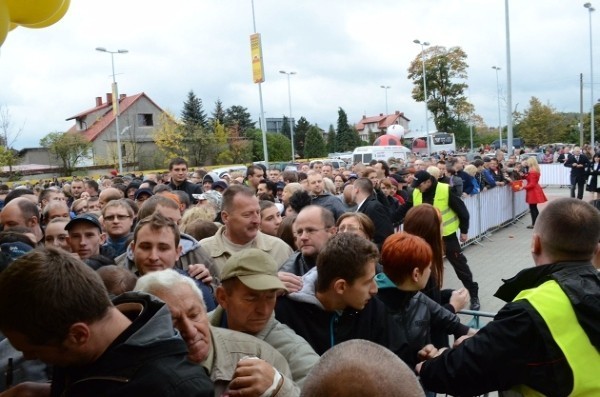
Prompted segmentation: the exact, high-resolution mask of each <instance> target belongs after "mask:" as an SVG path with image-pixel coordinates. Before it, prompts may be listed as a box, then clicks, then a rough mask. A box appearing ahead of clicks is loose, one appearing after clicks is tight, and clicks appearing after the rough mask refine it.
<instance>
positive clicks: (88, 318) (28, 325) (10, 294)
mask: <svg viewBox="0 0 600 397" xmlns="http://www.w3.org/2000/svg"><path fill="white" fill-rule="evenodd" d="M111 307H112V303H111V302H110V299H109V297H108V293H107V292H106V289H105V288H104V285H103V284H102V280H101V279H100V277H99V276H98V274H96V272H94V270H92V269H91V268H90V267H88V266H87V265H85V264H84V263H83V262H82V261H81V260H79V259H76V258H75V257H74V256H72V255H71V254H69V253H66V252H65V251H63V250H61V249H56V248H45V249H43V248H38V249H35V250H33V251H31V252H29V253H27V254H25V255H23V256H21V257H20V258H18V259H16V260H15V261H14V262H13V263H12V265H10V266H9V267H8V268H7V269H6V270H5V271H4V272H2V274H1V275H0V328H1V329H3V330H12V331H16V332H19V333H22V334H24V335H25V336H26V337H27V338H28V339H29V340H30V341H31V342H32V343H34V344H37V345H57V344H60V343H61V342H62V341H64V339H65V338H66V337H67V335H68V333H69V328H70V327H71V325H73V324H74V323H77V322H85V323H88V324H91V323H93V322H95V321H98V320H100V319H102V318H103V317H104V316H105V315H106V313H107V311H108V309H109V308H111ZM24 313H27V315H24Z"/></svg>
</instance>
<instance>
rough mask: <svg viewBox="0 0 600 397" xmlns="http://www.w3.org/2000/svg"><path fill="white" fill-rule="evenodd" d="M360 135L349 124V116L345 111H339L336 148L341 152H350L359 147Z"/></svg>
mask: <svg viewBox="0 0 600 397" xmlns="http://www.w3.org/2000/svg"><path fill="white" fill-rule="evenodd" d="M357 138H358V135H357V134H356V133H355V132H354V131H353V129H352V127H351V126H350V124H348V116H347V115H346V112H345V111H344V109H342V108H339V110H338V121H337V136H336V146H337V150H339V151H340V152H349V151H352V150H354V148H355V147H356V146H358V141H359V139H357Z"/></svg>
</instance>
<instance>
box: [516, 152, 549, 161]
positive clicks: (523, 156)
mask: <svg viewBox="0 0 600 397" xmlns="http://www.w3.org/2000/svg"><path fill="white" fill-rule="evenodd" d="M528 157H535V159H536V160H537V162H538V164H542V163H543V160H544V153H539V152H530V153H523V154H521V156H519V161H523V160H526V159H527V158H528Z"/></svg>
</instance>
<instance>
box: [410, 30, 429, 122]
mask: <svg viewBox="0 0 600 397" xmlns="http://www.w3.org/2000/svg"><path fill="white" fill-rule="evenodd" d="M413 43H415V44H419V45H420V46H421V62H422V63H423V98H424V99H425V131H426V133H427V134H429V118H428V116H427V114H428V112H427V76H426V75H425V47H426V46H428V45H429V42H428V41H424V42H421V41H420V40H419V39H415V40H413Z"/></svg>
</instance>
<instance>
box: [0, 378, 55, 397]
mask: <svg viewBox="0 0 600 397" xmlns="http://www.w3.org/2000/svg"><path fill="white" fill-rule="evenodd" d="M49 396H50V383H40V382H23V383H19V384H18V385H16V386H14V387H11V388H10V389H8V390H6V391H5V392H3V393H0V397H49Z"/></svg>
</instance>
